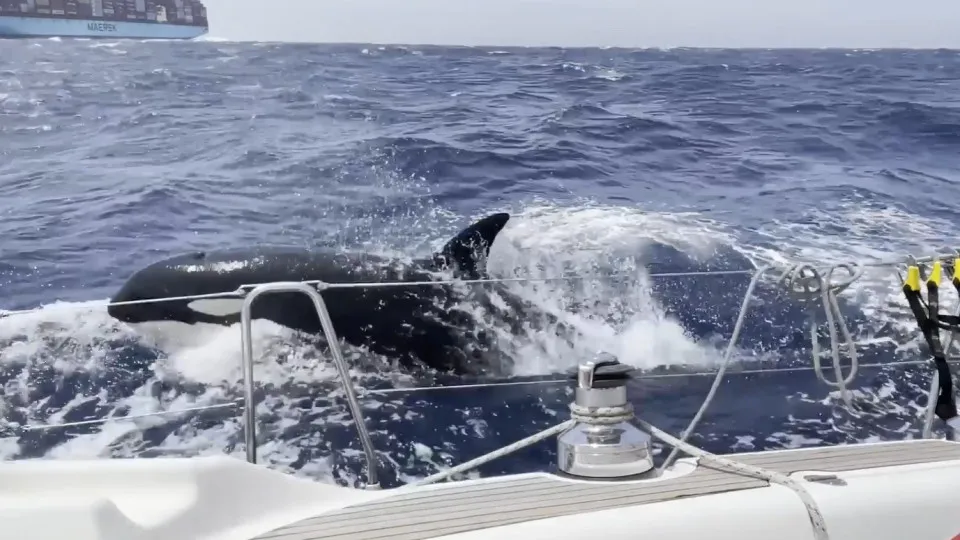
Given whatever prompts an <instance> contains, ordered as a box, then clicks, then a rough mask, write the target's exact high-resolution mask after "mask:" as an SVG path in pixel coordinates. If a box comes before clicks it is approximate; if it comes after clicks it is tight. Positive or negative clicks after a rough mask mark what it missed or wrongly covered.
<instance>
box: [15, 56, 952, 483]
mask: <svg viewBox="0 0 960 540" xmlns="http://www.w3.org/2000/svg"><path fill="white" fill-rule="evenodd" d="M958 106H960V54H958V53H957V52H953V51H926V52H917V51H827V50H824V51H800V50H794V51H698V50H667V51H658V50H641V51H629V50H613V49H610V50H563V49H526V50H498V51H495V50H488V49H475V48H461V49H456V48H395V47H392V48H379V47H375V46H370V47H366V48H364V47H362V46H307V45H274V44H270V45H265V44H263V45H262V44H231V43H213V42H206V43H140V42H120V43H104V42H88V41H68V40H64V41H57V40H43V41H18V42H0V235H2V236H0V237H2V238H3V241H2V243H0V292H2V301H0V305H2V307H4V308H6V309H24V308H33V307H38V306H44V307H43V309H41V310H39V311H37V312H34V313H29V314H18V315H13V316H10V317H6V318H4V319H0V347H2V349H0V383H2V384H3V386H2V388H3V399H2V401H0V413H2V414H3V417H4V418H6V419H7V420H8V421H14V422H18V423H21V424H24V423H25V424H42V423H60V422H70V421H77V420H83V419H89V418H99V417H105V416H108V415H114V416H123V415H128V414H142V413H146V412H151V411H157V410H176V409H182V408H185V407H194V406H199V405H206V404H213V403H221V402H223V401H225V400H228V399H233V398H235V397H237V396H238V395H239V382H238V381H239V377H240V373H239V331H238V330H237V329H236V328H233V329H230V330H228V331H226V332H224V333H223V334H222V335H217V336H212V337H209V339H207V338H204V339H203V340H198V341H197V342H196V343H190V344H188V345H184V344H181V345H184V346H183V347H181V348H180V349H179V350H176V351H171V350H167V349H163V350H159V349H158V348H157V347H156V343H153V342H148V341H145V340H143V339H142V338H141V337H140V336H138V335H136V334H134V333H133V332H132V331H131V330H130V329H128V328H126V327H124V326H122V325H119V324H117V323H115V322H113V321H111V320H110V319H109V317H107V315H106V313H105V310H104V308H103V306H102V301H103V299H105V298H107V297H108V296H110V295H111V294H112V293H113V292H114V291H115V290H116V289H117V288H118V287H119V286H120V285H121V284H122V283H123V281H124V280H125V279H126V278H127V277H128V276H129V275H130V273H132V272H133V271H135V270H136V269H138V268H140V267H142V266H143V265H145V264H147V263H148V262H150V261H152V260H155V259H157V258H160V257H162V256H165V255H169V254H174V253H179V252H182V251H186V250H189V249H194V248H217V247H226V246H244V245H249V244H253V243H282V244H292V245H299V246H304V247H310V246H335V247H341V248H343V249H357V250H366V251H373V252H378V253H383V254H390V255H409V256H418V255H423V254H426V253H429V252H430V251H431V250H432V249H435V248H437V247H439V246H440V245H442V244H443V242H444V241H445V240H446V239H447V238H449V237H450V236H451V235H453V234H455V233H456V232H457V231H458V230H459V229H460V228H462V227H464V226H466V225H467V224H468V223H469V222H470V221H471V220H472V219H475V218H478V217H480V216H482V215H485V214H487V213H490V212H494V211H509V212H511V213H512V214H513V218H512V219H511V222H510V224H509V225H508V227H507V229H506V230H505V231H504V233H503V235H501V238H500V239H498V241H497V243H496V244H495V245H494V248H493V250H492V253H491V260H490V270H491V272H492V273H493V274H494V275H496V276H518V275H519V276H533V277H537V276H550V275H559V274H562V273H581V274H591V275H593V274H604V275H610V274H616V275H618V276H620V277H621V279H618V280H602V281H595V280H588V281H584V282H571V283H549V284H543V283H517V284H512V285H510V287H511V289H512V290H513V292H515V293H516V294H519V295H521V296H523V297H524V298H526V299H528V300H530V301H531V302H534V303H536V304H537V305H539V306H540V308H541V309H542V310H545V311H549V312H551V313H553V314H554V315H556V316H558V317H559V318H560V319H561V320H563V321H564V322H565V323H567V324H572V325H574V326H576V327H577V329H578V330H580V332H581V334H583V336H584V337H583V338H582V339H581V340H580V341H579V342H577V343H573V344H570V343H565V342H564V341H563V340H561V339H559V338H557V336H556V335H555V333H552V332H551V329H550V328H546V329H545V330H542V331H536V330H531V331H530V332H529V333H528V334H527V335H520V336H511V335H505V336H504V339H506V340H508V341H510V350H511V353H512V354H513V355H514V361H515V362H516V365H517V368H516V373H515V374H514V377H527V376H550V375H553V374H556V373H559V372H562V371H565V370H567V369H569V368H570V367H572V366H574V365H576V363H577V362H578V361H580V360H583V359H585V358H588V357H589V356H590V355H592V354H593V353H594V352H595V351H597V350H600V349H603V350H608V351H610V352H613V353H615V354H617V355H619V356H620V358H621V360H622V361H625V362H629V363H631V364H633V365H635V366H637V367H638V368H640V369H641V370H642V372H643V373H645V374H647V375H651V374H656V373H661V372H664V371H676V370H677V369H680V370H682V371H687V372H700V371H705V370H706V371H709V370H710V369H712V368H714V367H715V366H716V362H717V361H718V359H719V358H720V356H721V353H722V350H723V347H724V346H725V343H726V340H727V339H728V338H729V336H730V332H731V330H732V326H733V319H734V317H735V316H736V313H737V309H738V307H739V303H740V296H741V295H742V293H743V291H744V289H745V286H746V281H747V279H748V278H747V277H745V276H733V277H730V276H728V277H715V276H702V277H697V278H683V279H679V278H659V277H656V274H659V273H662V272H671V271H690V270H704V269H716V268H743V267H748V266H751V265H759V264H765V263H778V264H782V263H787V262H791V261H797V260H801V261H812V262H816V263H826V262H845V261H864V260H876V259H883V258H889V257H901V256H903V255H905V254H907V253H913V254H917V255H925V254H929V253H932V252H934V251H935V250H941V251H942V249H943V248H944V247H945V246H950V245H956V244H960V242H957V239H956V233H955V232H954V231H955V230H956V229H955V225H956V224H957V221H958V212H957V210H956V207H955V204H954V201H956V200H958V196H960V187H958V183H957V179H958V172H960V165H958V162H957V159H956V156H957V155H958V151H960V108H958ZM899 295H900V293H899V286H898V282H897V278H896V275H895V273H894V272H893V270H892V269H890V268H880V269H877V270H871V271H870V272H868V273H867V275H866V276H864V278H863V279H862V280H861V281H859V282H858V283H857V284H855V286H853V287H851V289H850V290H849V291H848V292H847V293H845V294H844V297H843V303H844V308H843V309H844V313H845V314H846V315H847V317H848V319H849V321H850V325H851V328H852V329H853V330H854V333H855V335H856V336H857V340H858V343H859V347H860V350H861V354H862V355H863V357H864V361H866V362H889V361H893V360H916V359H920V358H923V355H922V350H919V349H918V348H917V347H916V337H917V336H916V334H917V333H916V331H915V328H914V327H913V323H912V321H911V319H910V317H909V315H908V314H907V311H906V309H905V305H904V303H903V301H902V300H901V299H900V297H899ZM761 296H762V304H761V305H759V306H758V307H757V311H755V312H753V315H752V316H751V317H750V318H749V319H748V322H747V326H746V331H745V335H744V336H743V338H744V339H743V341H742V342H741V344H740V347H739V348H738V350H737V360H736V366H738V367H742V366H746V367H757V366H761V367H764V368H777V367H784V366H797V365H809V344H808V343H807V342H806V341H805V336H806V334H805V330H804V328H803V327H802V326H801V324H802V323H803V322H804V320H805V316H806V315H805V313H806V312H805V311H804V308H803V306H801V305H800V304H798V303H797V302H796V301H795V300H791V299H789V298H786V297H783V295H779V294H777V292H776V291H774V290H772V289H770V287H765V288H764V290H763V291H762V294H761ZM950 301H952V299H951V300H950ZM491 324H493V327H492V328H491V330H494V331H502V329H501V328H499V327H497V326H496V324H495V323H491ZM256 330H257V332H256V333H257V340H258V341H257V344H258V350H257V355H258V358H260V361H259V364H258V368H257V370H258V371H257V373H258V378H259V380H260V383H259V384H258V393H259V396H260V397H261V398H262V399H263V401H262V403H261V405H260V406H259V408H258V413H259V421H260V422H261V424H260V432H261V445H260V452H261V456H262V459H263V460H264V461H265V462H267V463H269V464H270V465H271V466H274V467H277V468H280V469H282V470H293V471H297V472H298V473H299V474H304V475H308V476H312V477H316V478H320V479H323V480H325V481H334V480H336V481H340V482H351V481H353V479H355V478H356V477H357V476H358V474H359V472H360V469H361V466H360V463H361V461H360V454H359V452H358V448H359V445H358V443H357V441H356V437H355V436H354V434H353V431H352V430H351V429H350V427H349V423H348V421H349V414H348V413H347V412H346V409H345V407H344V404H343V401H342V399H340V396H341V393H340V392H339V390H337V386H336V377H335V373H334V370H333V368H332V366H331V365H330V363H329V362H328V361H327V360H326V359H325V358H324V357H323V356H322V355H321V354H319V353H318V352H317V351H316V350H315V349H314V348H313V347H311V346H310V344H309V343H304V342H302V341H298V340H297V339H296V338H295V336H289V335H288V333H285V331H284V330H283V329H280V328H276V327H271V326H270V325H269V324H264V325H258V327H257V329H256ZM348 356H350V358H351V361H352V362H353V365H354V366H356V367H355V369H354V377H355V379H356V380H357V384H358V385H360V386H362V387H367V388H371V387H377V388H390V387H409V386H416V385H418V384H424V381H418V380H416V379H415V378H413V377H412V376H410V375H408V374H405V373H403V372H402V371H400V370H397V369H396V368H393V367H391V366H390V365H389V362H388V359H378V358H369V355H366V354H365V353H364V352H363V351H362V350H349V351H348ZM928 380H929V373H928V369H927V368H914V367H886V368H883V369H877V368H870V369H864V370H862V372H861V374H860V376H859V377H858V379H857V381H856V383H855V384H854V387H855V388H856V392H855V403H854V407H853V408H852V409H851V408H848V407H846V406H845V405H844V404H843V403H842V401H841V400H839V398H838V394H837V393H836V392H831V391H830V389H829V388H826V387H824V386H823V385H821V384H819V383H818V382H817V381H816V379H815V378H814V376H813V374H812V373H810V372H791V373H779V372H768V373H765V374H761V375H749V376H746V375H736V374H734V375H732V376H731V378H730V379H729V381H728V382H726V383H725V384H724V385H723V386H722V387H721V391H720V394H719V397H718V399H717V402H716V404H715V405H714V407H713V408H712V409H711V412H710V414H708V416H707V417H706V418H705V420H704V422H703V424H702V425H701V427H700V429H699V430H698V434H697V435H696V436H695V437H694V438H693V441H694V442H696V443H697V444H701V445H703V446H705V447H706V448H707V449H708V450H711V451H715V452H729V451H744V450H751V449H764V448H783V447H796V446H803V445H821V444H837V443H846V442H854V441H859V440H866V439H902V438H905V437H915V436H916V435H917V433H918V431H917V428H918V421H917V416H918V413H919V411H920V410H921V408H922V406H923V405H924V403H925V397H924V396H923V393H924V392H923V390H924V388H925V387H926V385H927V384H928ZM455 382H457V381H446V383H447V384H451V383H455ZM709 384H710V378H709V377H703V376H699V377H689V378H667V379H643V380H641V381H638V382H636V383H635V384H634V387H633V391H634V395H635V398H636V404H637V406H638V408H639V410H641V411H642V414H643V416H644V417H646V418H647V419H648V420H650V421H652V422H654V423H656V424H658V425H660V426H661V427H663V428H665V429H668V430H670V431H673V432H678V431H679V430H680V429H682V428H683V427H684V426H685V425H686V423H687V422H688V421H689V419H690V418H691V417H692V415H693V414H694V412H695V411H696V409H697V407H698V406H699V404H700V401H701V400H702V398H703V395H704V394H705V393H706V390H707V388H708V387H709ZM569 399H570V397H569V394H568V392H566V390H565V388H564V386H563V385H556V384H554V385H531V386H507V387H494V388H482V389H473V390H458V391H451V390H445V391H431V392H419V393H409V394H390V395H368V396H366V397H365V398H364V399H363V403H364V408H365V410H366V413H367V415H368V422H369V423H370V425H371V427H372V429H373V430H374V441H375V443H376V446H377V448H378V450H379V451H380V453H381V457H382V459H383V462H384V469H385V471H384V472H385V474H386V475H387V483H388V484H391V485H395V484H396V483H398V482H405V481H407V480H409V479H410V478H413V477H419V476H423V475H425V474H428V473H431V472H435V471H436V470H438V467H440V466H442V465H443V464H449V463H455V462H460V461H463V460H466V459H470V458H473V457H476V456H478V455H480V454H481V453H483V452H485V451H488V450H492V449H495V448H497V447H499V446H501V445H503V444H506V443H509V442H512V441H513V440H516V439H519V438H521V437H523V436H526V435H529V434H531V433H533V432H534V431H536V430H538V429H542V428H545V427H548V426H550V425H553V424H555V423H557V422H559V421H561V420H562V419H564V418H566V415H567V412H566V409H565V406H566V403H567V402H568V401H569ZM242 451H243V448H242V432H241V423H240V421H239V419H238V418H237V416H236V415H235V414H233V413H231V412H229V411H223V410H214V411H207V412H203V413H184V414H180V415H176V416H167V417H161V418H153V419H148V420H137V421H135V422H117V423H111V424H107V425H104V426H85V427H72V428H59V429H54V430H49V431H46V432H42V433H40V432H30V433H27V434H22V435H19V436H15V437H9V438H5V439H0V456H2V457H3V458H13V459H26V458H36V457H41V456H46V457H81V456H100V457H109V456H113V457H129V456H158V455H198V454H214V453H223V452H228V453H233V454H237V455H241V453H242ZM553 453H554V450H553V447H552V445H551V444H542V445H539V446H536V447H534V448H531V449H528V450H526V451H523V452H520V453H518V454H516V455H514V456H512V457H510V458H507V459H505V460H501V461H499V462H496V463H494V464H492V465H489V466H487V467H484V468H483V469H482V470H481V472H482V474H487V475H490V474H501V473H506V472H520V471H530V470H536V469H543V468H546V467H548V466H549V463H550V462H551V461H552V460H553V457H554V456H553Z"/></svg>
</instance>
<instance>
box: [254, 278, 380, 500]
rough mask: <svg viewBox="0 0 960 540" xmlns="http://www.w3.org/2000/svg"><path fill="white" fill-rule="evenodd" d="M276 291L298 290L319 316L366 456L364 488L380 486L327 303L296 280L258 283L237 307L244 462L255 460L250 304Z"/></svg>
mask: <svg viewBox="0 0 960 540" xmlns="http://www.w3.org/2000/svg"><path fill="white" fill-rule="evenodd" d="M280 292H299V293H302V294H305V295H307V296H308V297H310V299H311V300H312V301H313V306H314V308H315V309H316V310H317V316H318V317H320V326H321V327H322V328H323V334H324V336H325V337H326V339H327V346H328V347H330V354H331V356H333V363H334V365H335V366H336V367H337V373H338V374H339V375H340V382H341V384H342V385H343V391H344V393H345V394H346V396H347V406H348V407H349V408H350V413H351V414H352V415H353V419H354V421H355V422H356V425H357V433H358V434H359V436H360V443H361V445H363V453H364V454H365V455H366V459H367V484H368V486H367V487H368V488H374V489H375V488H378V487H379V486H380V480H379V473H378V470H377V456H376V454H375V453H374V450H373V440H372V439H371V438H370V432H369V431H367V425H366V422H365V421H364V418H363V414H362V412H361V411H360V402H359V401H358V400H357V395H356V392H355V391H354V389H353V382H352V381H351V380H350V372H349V371H347V364H346V361H345V360H344V358H343V351H341V350H340V340H339V339H338V338H337V333H336V330H334V328H333V321H332V320H331V319H330V312H328V311H327V305H326V303H325V302H324V301H323V297H322V296H321V295H320V292H319V291H318V290H317V289H316V288H314V287H313V286H312V285H308V284H306V283H300V282H277V283H266V284H264V285H258V286H257V287H255V288H254V289H253V290H251V291H250V292H249V293H247V295H246V296H245V297H244V299H243V308H242V309H241V310H240V336H241V339H242V340H243V351H242V353H243V395H244V414H243V417H244V444H245V445H246V453H247V461H249V462H250V463H256V462H257V426H256V421H257V411H256V402H255V398H254V395H253V394H254V379H253V318H252V311H253V304H254V302H256V300H257V298H259V297H260V296H261V295H263V294H270V293H280Z"/></svg>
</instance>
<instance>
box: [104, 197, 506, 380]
mask: <svg viewBox="0 0 960 540" xmlns="http://www.w3.org/2000/svg"><path fill="white" fill-rule="evenodd" d="M509 219H510V215H509V214H506V213H497V214H492V215H489V216H487V217H485V218H483V219H481V220H479V221H477V222H475V223H473V224H472V225H470V226H469V227H467V228H466V229H464V230H462V231H461V232H460V233H459V234H457V235H456V236H455V237H454V238H452V239H451V240H450V241H449V242H447V243H446V245H445V246H444V247H443V249H442V250H441V251H440V252H438V253H436V254H434V255H433V256H432V257H429V258H426V259H420V260H414V261H412V262H402V261H400V260H393V259H387V258H383V257H379V256H375V255H371V254H367V253H347V252H342V251H333V250H309V249H303V248H291V247H280V246H262V247H255V248H248V249H227V250H221V251H209V252H196V253H188V254H183V255H179V256H175V257H172V258H168V259H165V260H161V261H159V262H156V263H153V264H151V265H149V266H147V267H145V268H143V269H141V270H140V271H138V272H136V273H135V274H133V276H131V277H130V278H129V279H128V280H127V282H126V283H125V284H124V285H123V286H122V287H121V288H120V290H119V291H118V292H117V293H116V295H114V296H113V298H111V300H110V302H111V305H110V306H109V307H108V310H107V311H108V313H109V314H110V316H111V317H113V318H114V319H116V320H118V321H121V322H124V323H127V324H129V325H131V326H134V327H137V326H138V325H144V324H150V323H160V322H170V321H174V322H177V323H185V324H188V325H195V326H196V325H200V324H213V325H218V326H231V325H233V324H236V323H238V322H239V321H240V308H241V306H242V304H243V299H242V298H239V297H237V298H206V299H184V300H173V301H163V302H146V303H136V304H126V305H124V304H123V303H124V302H132V301H144V300H159V299H162V298H171V297H194V296H198V295H207V294H211V293H223V292H231V291H235V290H237V289H238V288H240V287H242V286H244V285H255V284H261V283H269V282H276V281H312V280H320V281H323V282H326V283H362V282H367V283H376V282H414V281H437V280H439V279H442V278H444V277H446V278H448V279H449V277H450V276H452V277H453V278H454V279H455V280H461V281H462V280H477V279H482V278H485V277H486V276H487V273H486V259H487V257H488V255H489V251H490V247H491V246H492V245H493V242H494V240H495V239H496V238H497V235H498V234H499V233H500V231H501V230H503V227H504V226H505V225H506V224H507V221H508V220H509ZM491 285H492V284H490V283H483V284H469V285H467V284H463V283H457V284H456V285H455V286H451V285H436V286H423V285H417V286H409V287H371V288H362V287H354V288H330V289H326V290H324V291H322V293H321V294H322V296H323V298H324V300H325V302H326V306H327V309H328V311H329V312H330V318H331V319H332V321H333V324H334V328H335V330H336V332H337V335H338V337H339V338H340V339H341V340H343V341H345V342H347V343H350V344H351V345H354V346H361V347H366V348H367V349H368V350H370V351H372V352H374V353H377V354H381V355H384V356H387V357H391V358H395V359H397V360H398V361H399V362H400V364H401V365H404V366H406V367H414V368H415V367H421V368H422V367H423V366H427V367H430V368H433V369H435V370H437V371H441V372H447V373H456V374H470V375H485V374H500V373H503V372H504V371H505V370H507V369H509V365H507V363H508V362H509V361H508V360H506V359H505V358H504V357H503V355H501V354H498V353H497V350H496V347H495V344H494V338H493V337H492V336H490V335H488V334H489V333H486V332H484V331H483V329H482V328H481V325H480V324H478V321H476V320H475V319H474V317H473V316H472V315H471V314H470V313H469V310H463V309H459V306H461V305H462V302H463V301H464V300H467V301H471V300H479V301H481V302H483V303H484V305H485V306H486V307H488V308H489V307H491V304H492V303H491V302H490V301H489V300H487V299H486V297H485V296H484V292H483V290H484V288H485V287H490V286H491ZM521 304H522V302H519V301H518V300H517V299H510V300H508V301H507V303H506V305H507V306H508V308H507V309H508V310H510V309H519V308H520V305H521ZM252 317H253V319H267V320H270V321H273V322H274V323H276V324H279V325H280V326H283V327H286V328H290V329H292V330H296V331H300V332H304V333H307V334H313V335H320V334H322V329H321V326H320V321H319V318H318V316H317V314H316V311H315V309H314V306H313V303H312V301H311V300H310V299H309V298H308V297H306V296H305V295H303V294H301V293H273V294H266V295H263V296H261V297H260V298H258V299H257V301H256V303H255V304H254V306H253V310H252Z"/></svg>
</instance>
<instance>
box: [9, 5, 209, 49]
mask: <svg viewBox="0 0 960 540" xmlns="http://www.w3.org/2000/svg"><path fill="white" fill-rule="evenodd" d="M209 29H210V25H209V23H208V21H207V8H206V7H205V6H204V5H203V3H202V2H201V1H200V0H0V38H36V37H82V38H115V39H116V38H134V39H193V38H196V37H199V36H202V35H204V34H206V33H207V32H208V31H209Z"/></svg>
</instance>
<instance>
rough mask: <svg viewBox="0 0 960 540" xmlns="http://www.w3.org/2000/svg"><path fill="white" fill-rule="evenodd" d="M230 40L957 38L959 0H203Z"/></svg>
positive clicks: (683, 42) (898, 42)
mask: <svg viewBox="0 0 960 540" xmlns="http://www.w3.org/2000/svg"><path fill="white" fill-rule="evenodd" d="M204 2H205V3H206V5H207V8H208V10H209V14H210V21H211V26H212V28H211V32H210V35H211V36H212V37H216V38H225V39H230V40H240V41H248V40H249V41H313V42H353V43H396V44H438V45H451V44H453V45H493V46H510V45H520V46H523V45H555V46H570V47H572V46H622V47H671V46H694V47H854V48H857V47H863V48H871V47H934V48H936V47H945V48H960V0H204Z"/></svg>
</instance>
